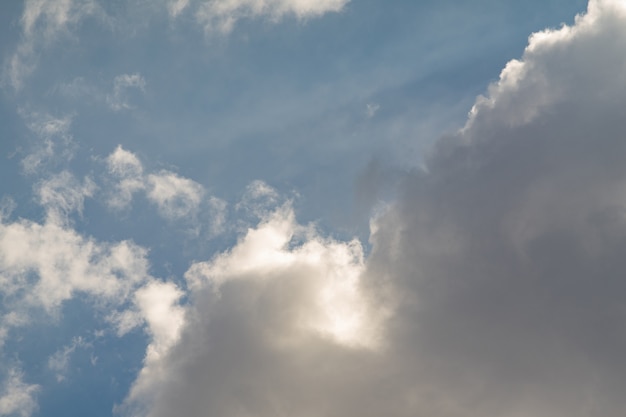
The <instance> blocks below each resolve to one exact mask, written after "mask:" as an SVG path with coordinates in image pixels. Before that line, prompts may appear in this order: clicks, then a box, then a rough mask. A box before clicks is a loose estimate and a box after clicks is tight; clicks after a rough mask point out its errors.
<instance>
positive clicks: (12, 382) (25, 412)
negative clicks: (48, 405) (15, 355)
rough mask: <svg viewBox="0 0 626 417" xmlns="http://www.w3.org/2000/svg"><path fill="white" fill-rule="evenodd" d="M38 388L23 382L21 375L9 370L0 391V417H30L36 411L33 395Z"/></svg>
mask: <svg viewBox="0 0 626 417" xmlns="http://www.w3.org/2000/svg"><path fill="white" fill-rule="evenodd" d="M38 390H39V386H37V385H32V384H27V383H25V382H24V381H23V375H22V373H21V372H20V371H19V370H18V369H16V368H12V369H9V371H8V375H7V377H6V379H5V381H4V383H3V387H2V391H0V416H20V417H30V416H31V415H32V414H33V413H34V412H35V410H36V409H37V403H36V401H35V398H34V396H35V394H36V393H37V391H38Z"/></svg>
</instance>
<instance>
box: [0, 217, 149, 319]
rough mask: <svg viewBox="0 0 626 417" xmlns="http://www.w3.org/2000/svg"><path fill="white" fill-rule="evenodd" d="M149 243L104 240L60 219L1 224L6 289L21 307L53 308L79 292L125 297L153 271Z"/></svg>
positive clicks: (1, 276) (114, 299) (1, 286)
mask: <svg viewBox="0 0 626 417" xmlns="http://www.w3.org/2000/svg"><path fill="white" fill-rule="evenodd" d="M147 268H148V261H147V259H146V251H145V249H143V248H141V247H139V246H137V245H135V244H133V243H132V242H129V241H122V242H119V243H112V244H107V243H99V242H96V241H94V240H92V239H90V238H86V237H84V236H81V235H80V234H78V233H77V232H76V231H74V230H72V229H70V228H67V227H65V226H64V225H60V224H57V223H54V222H46V223H44V224H39V223H35V222H31V221H27V220H20V221H17V222H14V223H3V224H1V225H0V271H1V272H0V291H2V293H3V295H4V297H5V301H6V305H5V307H8V306H10V307H14V308H15V311H19V310H21V309H22V308H25V307H41V308H44V309H45V310H46V311H48V312H50V313H53V312H55V310H56V309H57V308H58V307H59V306H60V305H61V303H62V302H64V301H66V300H69V299H70V298H72V297H73V295H74V293H75V292H82V293H86V294H88V295H91V296H95V297H100V298H102V299H103V300H108V301H109V302H110V303H112V304H113V305H116V304H118V303H119V302H123V300H124V299H126V297H127V296H128V294H129V293H130V291H131V290H132V289H133V287H135V286H137V284H139V283H141V282H142V281H144V280H145V279H146V278H147V277H148V276H149V275H148V272H147Z"/></svg>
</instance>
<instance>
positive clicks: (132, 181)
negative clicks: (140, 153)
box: [106, 145, 145, 209]
mask: <svg viewBox="0 0 626 417" xmlns="http://www.w3.org/2000/svg"><path fill="white" fill-rule="evenodd" d="M106 163H107V168H108V171H109V174H111V175H112V176H113V177H114V178H115V179H116V180H117V182H116V184H115V185H114V190H113V192H112V193H110V194H111V195H110V198H109V199H108V200H107V201H108V204H109V206H110V207H112V208H114V209H123V208H125V207H127V206H128V205H129V204H130V203H131V201H132V199H133V195H134V194H135V193H136V192H138V191H141V190H143V189H144V188H145V184H144V178H143V165H142V164H141V161H139V158H137V156H136V155H135V154H134V153H132V152H129V151H127V150H125V149H123V148H122V147H121V146H120V145H118V147H117V148H116V149H115V151H114V152H113V153H112V154H111V155H109V156H108V157H107V159H106Z"/></svg>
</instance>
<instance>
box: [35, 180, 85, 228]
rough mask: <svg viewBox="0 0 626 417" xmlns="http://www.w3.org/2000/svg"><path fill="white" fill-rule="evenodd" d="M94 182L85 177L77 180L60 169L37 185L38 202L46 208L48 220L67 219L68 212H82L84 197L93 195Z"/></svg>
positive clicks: (60, 221)
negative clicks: (59, 171) (57, 172)
mask: <svg viewBox="0 0 626 417" xmlns="http://www.w3.org/2000/svg"><path fill="white" fill-rule="evenodd" d="M95 189H96V185H95V184H94V182H93V181H92V180H91V179H89V178H85V179H84V180H83V181H82V183H81V182H79V181H78V180H77V179H76V178H75V177H74V176H73V175H72V174H71V173H69V172H68V171H62V172H61V173H59V174H55V175H53V176H52V177H50V178H48V179H46V180H43V181H41V182H40V183H39V184H38V185H37V194H38V196H39V203H40V204H41V206H43V207H44V208H45V209H46V214H47V216H48V218H49V221H50V222H53V223H63V222H66V221H68V219H69V216H70V214H72V213H73V212H77V213H78V214H82V212H83V206H84V201H85V197H91V196H93V193H94V191H95Z"/></svg>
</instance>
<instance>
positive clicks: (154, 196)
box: [146, 170, 205, 219]
mask: <svg viewBox="0 0 626 417" xmlns="http://www.w3.org/2000/svg"><path fill="white" fill-rule="evenodd" d="M146 184H147V185H146V193H147V196H148V199H149V200H150V201H152V202H153V203H154V204H156V206H157V208H158V210H159V212H160V213H161V215H162V216H163V217H165V218H168V219H181V218H185V217H189V216H191V217H193V216H195V215H196V214H197V213H198V209H199V207H200V204H201V202H202V200H203V198H204V194H205V192H204V187H202V185H200V184H198V183H197V182H195V181H193V180H190V179H188V178H184V177H181V176H179V175H177V174H175V173H173V172H170V171H165V170H163V171H160V172H159V173H157V174H150V175H148V176H147V178H146Z"/></svg>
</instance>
